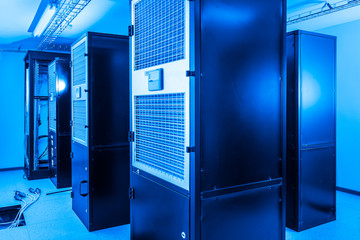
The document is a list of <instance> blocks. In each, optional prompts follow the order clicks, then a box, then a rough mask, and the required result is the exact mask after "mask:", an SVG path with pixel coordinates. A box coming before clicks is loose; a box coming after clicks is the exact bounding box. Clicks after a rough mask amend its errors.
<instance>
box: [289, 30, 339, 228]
mask: <svg viewBox="0 0 360 240" xmlns="http://www.w3.org/2000/svg"><path fill="white" fill-rule="evenodd" d="M287 58H288V62H287V63H288V64H287V93H288V94H287V113H288V114H287V164H286V165H287V166H286V172H287V173H286V176H287V178H286V203H287V205H286V225H287V227H289V228H292V229H294V230H296V231H302V230H305V229H308V228H311V227H315V226H317V225H320V224H323V223H327V222H330V221H333V220H335V219H336V137H335V136H336V124H335V122H336V110H335V103H336V37H334V36H329V35H324V34H318V33H313V32H306V31H295V32H291V33H288V36H287Z"/></svg>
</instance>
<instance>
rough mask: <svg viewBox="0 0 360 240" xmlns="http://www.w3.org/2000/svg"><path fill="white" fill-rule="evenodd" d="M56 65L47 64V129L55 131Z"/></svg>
mask: <svg viewBox="0 0 360 240" xmlns="http://www.w3.org/2000/svg"><path fill="white" fill-rule="evenodd" d="M55 69H56V65H55V62H53V63H52V64H50V65H49V72H48V74H49V94H50V98H49V129H51V130H53V131H55V132H56V72H55Z"/></svg>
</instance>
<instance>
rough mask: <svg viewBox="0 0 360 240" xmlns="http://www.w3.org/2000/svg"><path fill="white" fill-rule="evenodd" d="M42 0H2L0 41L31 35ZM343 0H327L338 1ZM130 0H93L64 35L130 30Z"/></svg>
mask: <svg viewBox="0 0 360 240" xmlns="http://www.w3.org/2000/svg"><path fill="white" fill-rule="evenodd" d="M40 1H41V0H2V1H0V44H9V43H12V42H15V41H19V40H22V39H25V38H29V37H31V33H28V32H27V30H28V28H29V26H30V24H31V22H32V19H33V17H34V16H35V13H36V10H37V8H38V6H39V4H40ZM338 1H340V0H328V2H330V3H332V2H338ZM324 2H325V1H322V0H288V15H289V16H291V15H294V14H297V13H300V12H304V11H306V10H308V9H312V8H319V7H321V6H322V5H323V4H324ZM129 12H130V10H129V0H92V1H91V2H90V3H89V5H88V6H87V7H86V8H85V9H84V10H83V12H81V13H80V14H79V15H78V17H77V18H76V19H75V20H74V21H73V22H72V23H71V26H70V27H68V28H67V29H66V30H65V31H64V32H63V34H62V35H61V36H62V37H68V38H77V37H79V36H80V35H82V34H83V33H84V32H85V31H97V32H107V33H114V34H127V27H128V25H129V18H130V17H129ZM359 12H360V9H359V8H357V7H356V8H353V9H351V10H347V11H342V12H338V13H336V14H331V17H330V16H329V15H328V16H324V17H320V18H316V19H313V20H309V21H306V22H303V23H300V24H295V25H291V26H289V30H292V29H298V28H300V29H304V30H310V31H313V30H317V29H321V28H325V27H329V26H333V25H338V24H341V23H345V22H349V21H354V20H358V19H360V14H359Z"/></svg>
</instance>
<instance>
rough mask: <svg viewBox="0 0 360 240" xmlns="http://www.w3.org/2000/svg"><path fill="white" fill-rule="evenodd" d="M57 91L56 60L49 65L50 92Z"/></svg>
mask: <svg viewBox="0 0 360 240" xmlns="http://www.w3.org/2000/svg"><path fill="white" fill-rule="evenodd" d="M54 92H56V74H55V62H54V63H52V64H50V65H49V93H54Z"/></svg>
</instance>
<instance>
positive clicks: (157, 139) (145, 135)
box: [135, 93, 185, 180]
mask: <svg viewBox="0 0 360 240" xmlns="http://www.w3.org/2000/svg"><path fill="white" fill-rule="evenodd" d="M184 97H185V94H184V93H174V94H161V95H147V96H136V97H135V160H136V161H138V162H140V163H142V164H145V165H146V166H148V167H151V168H153V169H156V170H158V171H160V172H162V173H165V174H168V175H171V176H173V177H176V178H178V179H181V180H184V167H185V166H184V162H185V103H184V101H185V99H184Z"/></svg>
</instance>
